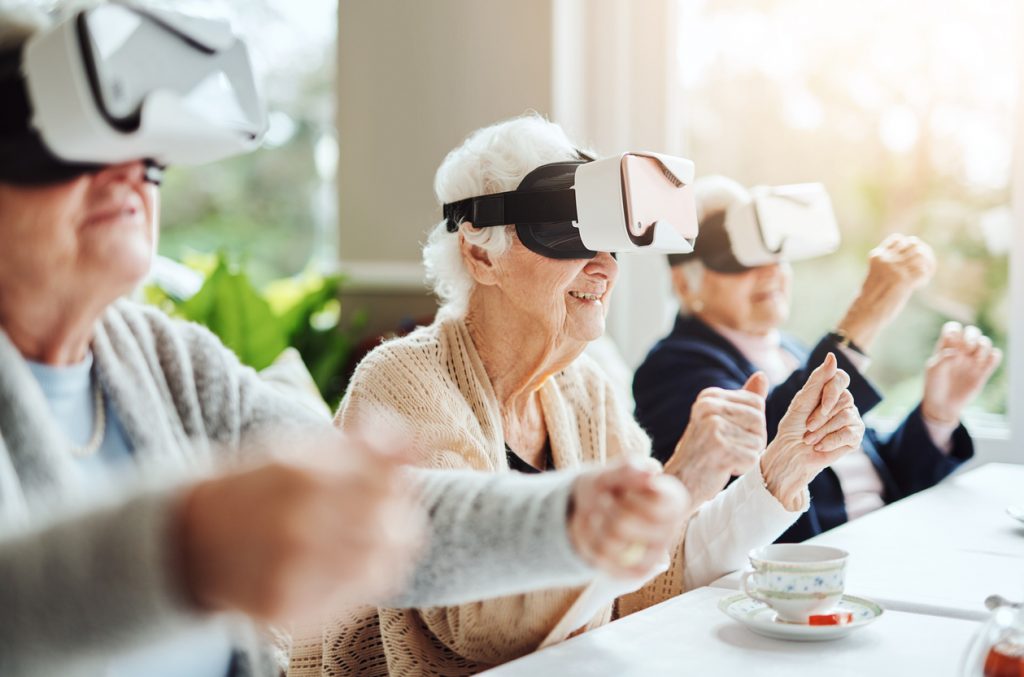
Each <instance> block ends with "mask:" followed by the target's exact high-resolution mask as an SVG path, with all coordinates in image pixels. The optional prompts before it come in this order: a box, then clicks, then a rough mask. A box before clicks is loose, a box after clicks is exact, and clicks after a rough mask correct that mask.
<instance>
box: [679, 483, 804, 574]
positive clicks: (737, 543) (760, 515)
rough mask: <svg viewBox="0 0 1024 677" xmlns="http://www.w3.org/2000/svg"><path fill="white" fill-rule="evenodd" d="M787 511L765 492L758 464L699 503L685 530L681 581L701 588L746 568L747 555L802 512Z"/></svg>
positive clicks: (788, 524) (799, 507)
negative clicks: (732, 572) (722, 489)
mask: <svg viewBox="0 0 1024 677" xmlns="http://www.w3.org/2000/svg"><path fill="white" fill-rule="evenodd" d="M808 506H809V503H808V502H805V503H804V504H803V505H799V506H797V507H796V509H795V510H787V509H786V508H785V507H784V506H783V505H782V504H781V503H780V502H779V501H778V500H777V499H776V498H775V497H774V496H773V495H772V494H771V493H770V492H769V491H768V490H767V489H766V488H765V485H764V480H763V478H762V477H761V471H760V468H759V466H757V465H755V466H754V468H752V469H751V470H749V471H748V472H747V473H745V474H744V475H743V476H742V477H740V478H739V479H738V480H736V481H735V482H733V483H732V484H730V485H729V487H728V488H727V489H726V490H725V491H722V492H720V493H719V494H718V495H717V496H715V498H713V499H712V500H710V501H708V502H707V503H705V504H704V505H703V506H702V507H701V509H700V511H699V512H698V513H697V514H696V515H695V516H694V518H693V519H692V520H690V524H689V527H688V528H687V530H686V541H685V549H686V561H685V565H684V583H685V588H686V589H687V590H692V589H693V588H698V587H700V586H703V585H707V584H708V583H711V582H712V581H714V580H716V579H718V578H720V577H722V576H724V575H725V574H727V573H729V572H730V571H735V570H736V569H740V568H742V567H743V566H744V565H745V564H746V558H747V553H748V552H749V551H750V550H751V549H752V548H756V547H759V546H762V545H768V544H769V543H772V542H773V541H774V540H775V539H776V538H778V537H779V536H781V535H782V533H783V532H784V531H785V530H786V529H788V528H789V527H790V526H791V525H792V524H793V522H795V521H796V520H797V518H798V517H800V515H801V514H802V513H803V512H804V511H806V510H807V507H808Z"/></svg>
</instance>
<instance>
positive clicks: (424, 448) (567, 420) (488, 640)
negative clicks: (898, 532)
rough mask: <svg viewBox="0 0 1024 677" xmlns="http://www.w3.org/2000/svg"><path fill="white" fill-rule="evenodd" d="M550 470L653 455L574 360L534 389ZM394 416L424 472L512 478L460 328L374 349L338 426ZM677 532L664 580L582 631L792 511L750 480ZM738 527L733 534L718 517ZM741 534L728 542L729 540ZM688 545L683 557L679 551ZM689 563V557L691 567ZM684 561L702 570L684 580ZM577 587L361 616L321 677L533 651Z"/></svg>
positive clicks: (732, 562)
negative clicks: (382, 415)
mask: <svg viewBox="0 0 1024 677" xmlns="http://www.w3.org/2000/svg"><path fill="white" fill-rule="evenodd" d="M539 394H540V404H541V407H542V409H543V413H544V420H545V422H546V424H547V429H548V435H549V438H550V443H551V451H552V456H553V459H554V464H555V467H556V468H559V469H563V468H574V467H578V466H581V465H583V464H602V465H603V464H606V463H609V462H612V461H615V460H616V459H620V458H629V457H642V456H648V455H649V454H650V440H649V439H648V437H647V436H646V434H645V433H644V432H643V430H642V429H641V428H640V427H639V425H637V423H636V422H635V421H634V420H633V418H632V416H631V415H630V414H629V412H628V411H626V409H625V407H624V406H623V405H622V404H621V403H620V402H619V401H618V400H617V398H616V396H615V394H614V390H613V387H612V386H611V385H610V383H609V381H608V379H607V377H606V376H605V375H604V373H603V372H602V371H601V369H600V367H598V366H597V365H596V364H595V363H594V362H593V361H591V360H590V359H589V358H587V357H585V356H582V357H580V358H579V359H578V360H577V361H576V362H574V363H573V364H572V365H571V366H570V367H569V368H567V369H566V370H564V371H562V372H561V373H559V374H557V375H555V376H553V377H552V378H550V379H548V380H547V381H546V382H545V383H544V385H543V386H542V388H541V389H540V391H539ZM382 411H383V412H393V413H394V414H395V415H397V417H398V419H400V421H401V424H400V425H403V426H404V427H406V428H407V430H406V432H407V433H408V434H411V435H412V436H413V438H414V440H415V442H416V447H417V448H418V449H420V450H421V452H420V453H421V457H420V459H419V463H420V464H421V465H423V466H424V467H431V468H448V469H473V470H478V471H483V472H489V473H507V472H511V471H510V470H509V467H508V462H507V459H506V454H505V437H504V434H503V431H502V424H501V413H500V408H499V404H498V400H497V398H496V396H495V394H494V391H493V388H492V386H491V382H490V379H489V378H488V376H487V373H486V371H485V370H484V366H483V363H482V362H481V360H480V357H479V355H478V353H477V351H476V348H475V346H474V345H473V341H472V339H471V338H470V334H469V332H468V330H467V328H466V326H465V324H464V323H463V322H462V321H461V320H457V319H441V320H438V321H437V322H435V323H434V324H433V325H431V326H429V327H422V328H420V329H418V330H417V331H415V332H414V333H412V334H410V335H409V336H406V337H404V338H400V339H395V340H393V341H390V342H387V343H384V344H382V345H381V346H379V347H378V348H377V349H376V350H374V351H373V352H372V353H370V355H368V356H367V357H366V359H365V360H364V361H363V362H362V363H361V364H360V365H359V367H358V369H357V370H356V372H355V374H354V376H353V378H352V381H351V384H350V386H349V390H348V393H347V394H346V397H345V399H344V401H343V402H342V405H341V408H340V410H339V412H338V415H337V417H336V418H335V423H336V424H337V425H339V426H341V427H342V428H351V427H353V426H356V425H358V424H359V422H360V420H361V419H363V420H367V419H369V418H371V417H372V418H373V420H379V419H378V418H377V417H378V416H379V415H380V413H381V412H382ZM721 496H722V497H723V498H720V499H716V500H715V501H713V502H712V504H709V505H708V506H706V507H705V509H703V510H702V511H701V512H700V513H699V514H698V517H697V518H696V519H695V520H691V523H690V528H689V531H693V532H694V534H696V537H695V538H694V537H691V536H690V535H687V536H685V537H684V535H683V534H680V536H679V540H678V545H677V547H676V548H675V551H674V553H673V554H672V558H671V563H670V565H669V568H668V570H667V571H665V572H664V573H662V574H661V575H659V576H657V577H655V578H654V579H652V580H651V581H649V582H648V583H647V584H646V585H644V586H643V587H642V588H640V589H639V590H638V591H636V592H634V593H631V594H628V595H624V596H622V597H620V598H619V599H618V600H616V602H615V603H611V604H608V605H607V606H605V607H604V608H603V609H602V610H601V611H600V612H599V613H598V614H597V615H596V616H595V617H594V618H592V619H591V620H590V622H589V623H588V624H587V625H586V626H585V627H583V628H581V629H580V631H585V630H589V629H591V628H594V627H598V626H601V625H604V624H605V623H608V622H609V621H610V620H611V619H612V618H613V617H614V616H623V615H626V614H629V613H632V612H634V611H637V610H640V609H644V608H646V607H648V606H651V605H652V604H655V603H657V602H660V601H663V600H665V599H668V598H670V597H672V596H674V595H678V594H679V593H681V592H682V591H683V590H684V589H686V588H688V587H693V586H694V585H704V584H706V583H708V582H710V581H711V580H713V579H714V578H717V577H718V576H720V575H722V574H724V573H726V572H727V571H729V570H731V569H735V568H737V567H739V566H741V565H742V563H743V562H742V560H743V556H744V554H745V552H746V551H747V549H748V548H749V547H753V546H756V545H759V544H763V543H770V542H771V541H772V540H774V539H775V538H776V537H777V536H778V535H779V534H781V533H782V531H784V530H785V529H786V528H787V527H788V526H789V525H790V524H791V523H792V522H793V521H794V520H795V519H796V517H798V515H799V513H795V512H787V511H785V509H783V508H782V506H781V505H780V504H779V503H778V502H777V501H775V499H774V498H772V497H771V495H770V494H768V492H767V491H766V490H765V489H764V483H763V481H761V479H760V476H759V475H758V474H757V473H752V476H751V477H746V476H745V477H744V478H741V479H740V480H739V481H738V482H736V483H734V484H733V485H732V487H731V488H730V489H729V490H727V491H725V492H723V493H722V495H721ZM737 517H738V518H739V519H740V521H742V522H744V523H746V524H747V525H748V526H747V527H746V528H744V529H740V530H739V531H740V532H741V533H738V534H734V537H725V538H722V536H721V534H722V532H728V531H729V529H726V528H725V527H726V526H727V522H728V521H730V519H731V518H732V519H736V518H737ZM737 539H738V542H734V541H736V540H737ZM689 549H692V550H694V553H692V554H689V553H688V550H689ZM691 560H693V561H692V562H691ZM684 565H685V567H687V568H690V567H691V565H693V567H694V568H696V569H697V570H699V572H698V573H697V574H696V578H697V580H695V576H694V575H693V572H687V571H684ZM581 590H582V588H569V589H566V588H561V589H553V590H546V591H541V592H534V593H529V594H523V595H514V596H510V597H502V598H497V599H491V600H485V601H480V602H475V603H471V604H464V605H462V606H456V607H436V608H429V609H418V610H412V609H404V610H401V609H385V608H381V609H364V610H362V611H361V612H357V613H354V614H352V616H351V617H349V618H346V619H342V621H341V622H339V623H338V624H337V625H336V626H335V628H334V629H333V630H332V631H331V632H333V636H332V637H329V638H328V641H326V642H325V643H324V646H325V647H328V652H329V655H325V656H324V672H325V674H332V675H333V674H359V675H385V674H388V673H389V672H390V674H397V675H446V676H453V675H468V674H474V673H477V672H480V671H481V670H484V669H487V668H489V667H493V666H495V665H499V664H501V663H504V662H507V661H509V660H512V659H514V658H517V657H519V656H523V655H525V654H528V653H530V652H532V651H534V650H535V649H536V648H537V646H538V645H539V643H540V642H541V641H542V640H543V638H544V637H545V636H546V635H547V633H548V632H549V631H550V630H551V629H552V628H553V627H554V626H555V624H556V623H557V622H558V620H559V619H560V618H561V617H562V616H563V615H564V614H565V612H566V611H567V610H568V608H569V607H570V605H571V604H572V603H573V601H574V600H575V599H576V598H577V596H578V595H579V593H580V591H581Z"/></svg>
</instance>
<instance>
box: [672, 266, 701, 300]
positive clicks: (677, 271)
mask: <svg viewBox="0 0 1024 677" xmlns="http://www.w3.org/2000/svg"><path fill="white" fill-rule="evenodd" d="M669 270H670V271H671V272H672V291H674V292H675V293H676V297H677V298H678V299H679V300H680V301H681V302H682V303H684V304H685V305H686V306H687V307H690V308H692V307H693V301H694V300H695V299H694V298H693V296H694V293H693V289H691V288H690V281H689V280H687V279H686V275H685V274H683V267H682V266H672V267H671V268H670V269H669Z"/></svg>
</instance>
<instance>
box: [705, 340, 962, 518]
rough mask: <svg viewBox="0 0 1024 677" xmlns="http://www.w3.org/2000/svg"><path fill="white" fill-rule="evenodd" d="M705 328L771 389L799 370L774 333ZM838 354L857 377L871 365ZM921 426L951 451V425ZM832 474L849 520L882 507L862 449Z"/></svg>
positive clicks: (851, 354) (849, 352) (877, 479)
mask: <svg viewBox="0 0 1024 677" xmlns="http://www.w3.org/2000/svg"><path fill="white" fill-rule="evenodd" d="M709 324H710V326H711V328H712V329H714V330H715V331H717V332H718V333H719V334H721V335H722V336H724V337H725V338H726V339H727V340H728V341H729V342H730V343H732V344H733V345H734V346H736V349H737V350H739V351H740V353H742V355H743V357H745V358H747V360H748V361H750V363H751V364H753V365H754V366H755V367H757V368H758V369H760V370H761V371H763V372H764V373H765V375H766V376H767V377H768V381H769V383H770V384H771V386H772V387H775V386H776V385H778V384H780V383H782V382H783V381H785V380H786V379H787V378H789V376H790V374H792V373H793V372H794V371H796V369H797V367H799V366H800V361H799V360H797V358H796V357H795V356H794V355H793V354H792V353H790V352H789V351H788V350H786V349H785V348H783V347H782V336H781V334H780V333H779V331H778V330H772V331H771V332H770V333H768V334H766V335H764V336H758V335H756V334H750V333H747V332H742V331H737V330H735V329H730V328H728V327H723V326H722V325H719V324H711V323H709ZM839 350H841V351H842V352H843V355H845V356H846V358H847V359H849V360H850V362H852V363H853V366H855V367H856V368H857V371H859V372H861V373H864V371H865V370H866V369H867V368H868V365H869V364H870V362H871V361H870V360H869V359H868V358H867V357H866V356H864V355H861V354H860V353H858V352H857V351H855V350H850V349H849V348H846V347H845V346H839ZM924 425H925V429H926V430H927V431H928V436H929V437H931V438H932V442H934V443H935V446H936V447H938V448H939V450H940V451H941V452H942V453H944V454H949V453H950V452H951V451H953V432H954V431H956V428H957V426H956V425H955V424H954V425H948V424H936V423H934V422H932V421H929V420H928V419H925V421H924ZM832 471H833V472H834V473H835V474H836V477H838V478H839V486H840V487H842V489H843V496H844V497H845V499H846V514H847V516H848V517H849V519H856V518H858V517H860V516H861V515H865V514H867V513H869V512H871V511H872V510H877V509H878V508H881V507H882V506H883V505H885V501H883V500H882V491H883V490H884V487H883V485H882V478H881V477H879V476H878V471H877V470H875V466H874V464H872V463H871V459H870V458H868V455H867V454H866V453H864V449H863V448H861V449H858V450H857V451H855V452H853V453H850V454H847V455H846V456H843V457H842V458H840V459H839V460H838V461H836V462H835V463H833V464H832Z"/></svg>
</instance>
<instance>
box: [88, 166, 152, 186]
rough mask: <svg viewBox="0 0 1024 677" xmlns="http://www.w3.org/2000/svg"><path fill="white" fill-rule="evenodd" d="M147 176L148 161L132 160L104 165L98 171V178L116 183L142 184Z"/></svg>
mask: <svg viewBox="0 0 1024 677" xmlns="http://www.w3.org/2000/svg"><path fill="white" fill-rule="evenodd" d="M145 178H146V163H145V162H143V161H142V160H132V161H131V162H122V163H120V164H116V165H110V166H109V167H104V168H103V169H101V170H100V171H99V172H97V173H96V179H97V180H100V181H110V182H115V183H130V184H136V185H137V184H141V183H142V182H143V181H144V180H145Z"/></svg>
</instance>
